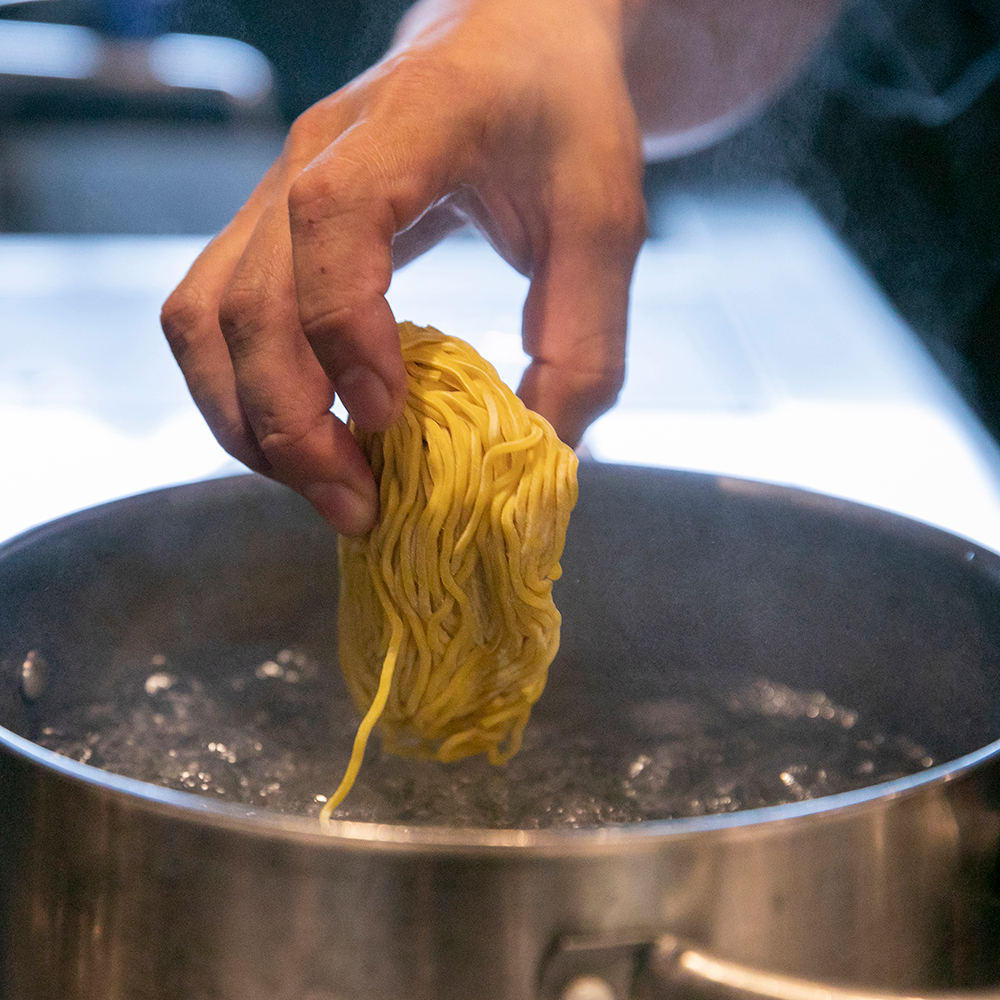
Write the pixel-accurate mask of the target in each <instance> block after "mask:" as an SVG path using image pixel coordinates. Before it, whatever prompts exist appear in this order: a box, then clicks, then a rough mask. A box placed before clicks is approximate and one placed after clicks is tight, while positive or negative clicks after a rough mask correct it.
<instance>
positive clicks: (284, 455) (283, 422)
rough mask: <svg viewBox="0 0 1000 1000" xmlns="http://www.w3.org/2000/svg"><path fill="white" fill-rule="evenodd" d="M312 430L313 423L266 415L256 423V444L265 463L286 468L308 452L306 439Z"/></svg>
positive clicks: (284, 416)
mask: <svg viewBox="0 0 1000 1000" xmlns="http://www.w3.org/2000/svg"><path fill="white" fill-rule="evenodd" d="M313 428H314V423H313V421H308V420H302V419H295V418H289V417H288V416H287V415H278V414H268V415H264V416H261V417H260V418H259V421H258V428H257V443H258V445H259V447H260V450H261V453H262V454H263V456H264V457H265V458H266V460H267V462H268V463H269V464H270V465H271V466H272V467H274V468H277V469H282V468H287V467H288V466H289V465H290V464H291V463H293V462H294V461H295V459H296V458H298V457H300V456H301V455H302V454H303V453H306V452H308V450H309V449H308V447H307V439H308V438H309V436H310V434H311V433H312V431H313Z"/></svg>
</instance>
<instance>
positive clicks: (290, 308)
mask: <svg viewBox="0 0 1000 1000" xmlns="http://www.w3.org/2000/svg"><path fill="white" fill-rule="evenodd" d="M219 322H220V326H221V331H222V334H223V335H224V337H225V344H226V346H227V348H228V354H229V357H230V359H231V364H232V370H233V377H234V380H235V384H236V387H237V394H238V398H239V404H240V407H241V410H242V412H243V413H244V414H245V419H246V421H247V424H248V425H249V427H250V429H251V432H252V435H253V438H254V440H255V441H256V443H257V447H258V448H259V450H260V454H261V455H262V457H263V459H264V461H265V463H266V466H265V468H263V469H262V470H261V471H264V472H266V474H267V475H270V476H271V477H272V478H274V479H277V480H279V481H280V482H283V483H285V484H286V485H288V486H291V487H292V488H293V489H296V490H298V491H299V492H300V493H302V495H303V496H305V497H306V499H308V500H309V501H310V502H311V503H312V504H313V506H314V507H315V508H316V509H317V510H318V511H319V513H320V514H321V515H322V516H323V517H324V518H326V520H327V521H329V522H330V523H331V524H332V525H333V526H334V527H335V528H336V529H337V530H338V531H340V532H342V533H344V534H352V535H357V534H362V533H364V532H365V531H367V530H368V529H369V528H370V527H371V526H372V524H373V523H374V521H375V517H376V515H377V511H378V496H377V491H376V488H375V482H374V480H373V478H372V474H371V470H370V469H369V468H368V466H367V464H366V462H365V460H364V457H363V455H362V454H361V451H360V449H359V448H358V445H357V443H356V442H355V440H354V438H353V436H352V435H351V433H350V431H349V430H348V428H347V427H346V426H344V424H343V423H341V422H340V421H339V420H338V419H337V418H336V417H334V416H333V414H332V413H331V412H330V407H331V406H332V405H333V402H334V386H333V384H332V383H331V381H330V379H329V378H328V377H327V374H326V372H325V371H324V370H323V368H322V366H321V365H320V363H319V361H318V359H317V357H316V355H315V354H314V353H313V351H312V349H311V347H310V345H309V343H308V341H307V340H306V337H305V335H304V333H303V331H302V328H301V326H300V324H299V317H298V305H297V302H296V295H295V283H294V276H293V273H292V265H291V245H290V237H289V231H288V223H287V216H286V214H285V210H284V206H283V205H282V204H280V203H278V204H276V205H274V206H272V207H271V208H270V209H269V210H268V211H267V212H266V213H265V214H264V215H263V216H262V218H261V220H260V221H259V222H258V225H257V227H256V229H255V230H254V233H253V235H252V236H251V237H250V239H249V241H248V243H247V247H246V251H245V253H244V255H243V257H242V258H241V260H240V263H239V264H238V266H237V267H236V268H235V270H234V272H233V275H232V278H231V279H230V282H229V284H228V286H227V288H226V291H225V294H224V296H223V298H222V301H221V303H220V307H219Z"/></svg>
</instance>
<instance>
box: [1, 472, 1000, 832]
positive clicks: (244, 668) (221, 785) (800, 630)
mask: <svg viewBox="0 0 1000 1000" xmlns="http://www.w3.org/2000/svg"><path fill="white" fill-rule="evenodd" d="M556 601H557V604H558V606H559V608H560V610H561V612H562V615H563V628H562V645H561V648H560V651H559V654H558V656H557V658H556V660H555V662H554V663H553V665H552V667H551V670H550V680H549V685H548V687H547V688H546V691H545V694H544V695H543V697H542V699H541V701H540V702H539V703H538V704H537V705H536V707H535V710H534V712H533V715H532V721H531V723H530V724H529V727H528V730H527V731H526V734H525V745H524V749H523V750H522V752H521V753H520V754H519V755H518V756H517V757H515V758H514V760H513V761H512V762H511V764H510V765H509V766H508V767H507V768H500V769H498V768H492V767H491V766H490V765H488V764H487V763H486V762H485V761H483V760H480V759H474V760H470V761H465V762H461V763H459V764H457V765H440V764H436V763H426V762H413V761H399V760H397V759H394V758H386V757H383V756H382V755H381V753H380V750H379V747H378V742H377V740H375V741H373V742H372V744H371V745H370V746H369V751H368V755H367V758H366V763H365V765H364V767H363V768H362V771H361V775H360V777H359V779H358V783H357V786H356V788H355V790H354V791H352V793H351V795H350V796H349V797H348V799H347V801H346V802H345V803H344V806H343V807H342V809H341V810H340V811H338V814H337V815H338V816H340V817H343V818H350V819H357V820H363V821H374V822H384V823H405V824H410V825H413V824H429V825H458V826H486V827H490V826H499V827H515V828H529V829H531V828H539V827H551V826H557V827H558V826H571V827H572V826H593V825H599V824H606V823H611V824H628V823H634V822H638V821H642V820H649V819H664V818H671V817H677V816H692V815H703V814H706V813H727V812H730V811H733V810H736V809H742V808H754V807H760V806H768V805H773V804H777V803H781V802H794V801H798V800H802V799H809V798H814V797H818V796H824V795H828V794H833V793H836V792H839V791H844V790H848V789H853V788H858V787H861V786H864V785H870V784H872V783H879V782H885V781H890V780H892V779H894V778H896V777H898V776H900V775H903V774H910V773H915V772H920V771H921V770H926V769H927V768H929V767H931V766H933V765H936V764H940V763H944V762H947V761H953V760H955V759H957V758H960V757H962V756H963V755H965V754H968V753H971V752H973V751H975V750H977V749H979V748H982V747H984V746H986V745H987V744H989V743H991V742H993V741H994V740H996V739H997V738H998V737H1000V718H998V714H1000V690H998V688H1000V560H998V558H997V557H996V556H995V555H994V554H992V553H990V552H987V551H984V550H982V549H980V548H978V547H976V546H975V545H972V544H969V543H967V542H965V541H963V540H961V539H958V538H956V537H954V536H951V535H948V534H946V533H943V532H940V531H937V530H934V529H931V528H929V527H927V526H924V525H921V524H917V523H915V522H912V521H908V520H906V519H903V518H899V517H896V516H894V515H890V514H886V513H883V512H879V511H875V510H872V509H870V508H866V507H862V506H859V505H856V504H850V503H847V502H843V501H837V500H833V499H830V498H826V497H820V496H816V495H813V494H808V493H803V492H800V491H795V490H790V489H784V488H780V487H771V486H764V485H761V484H754V483H747V482H743V481H737V480H727V479H717V478H715V477H711V476H705V475H700V474H691V473H679V472H671V471H664V470H651V469H632V468H623V467H615V466H601V465H596V464H585V465H584V466H583V467H582V468H581V470H580V501H579V504H578V507H577V509H576V511H575V513H574V515H573V519H572V523H571V526H570V532H569V537H568V539H567V546H566V551H565V554H564V558H563V577H562V579H561V580H560V581H559V583H558V584H557V590H556ZM336 603H337V568H336V538H335V536H334V535H333V534H332V533H331V532H330V530H329V529H328V528H327V527H326V526H325V525H324V524H323V523H322V522H321V521H320V520H319V518H318V517H317V516H316V515H315V514H314V513H313V512H312V510H311V508H309V507H308V505H306V504H305V503H304V502H303V501H301V500H300V499H299V498H298V497H297V496H295V495H294V494H292V493H291V492H289V491H288V490H285V489H284V488H282V487H279V486H276V485H274V484H272V483H269V482H267V481H266V480H263V479H260V478H258V477H253V476H244V477H237V478H234V479H227V480H219V481H214V482H209V483H202V484H197V485H193V486H186V487H179V488H176V489H171V490H164V491H159V492H157V493H152V494H146V495H143V496H140V497H135V498H131V499H128V500H125V501H120V502H118V503H114V504H109V505H106V506H104V507H100V508H95V509H93V510H90V511H85V512H83V513H81V514H77V515H74V516H72V517H70V518H66V519H64V520H62V521H59V522H55V523H54V524H52V525H48V526H46V527H43V528H41V529H38V530H37V531H35V532H32V533H30V534H28V535H26V536H23V537H22V538H20V539H16V540H14V541H13V542H11V543H8V545H7V546H6V547H4V549H3V550H2V552H0V724H2V725H3V726H4V727H5V728H6V729H8V730H9V731H11V732H13V733H14V734H16V735H19V736H22V737H25V738H27V739H29V740H32V741H34V742H37V743H39V744H40V745H41V746H43V747H47V748H50V749H57V750H58V751H59V752H61V753H63V754H65V755H67V756H70V757H73V758H74V759H76V760H78V761H82V762H85V763H88V764H90V765H96V766H99V767H104V768H107V769H109V770H114V771H117V772H119V773H125V774H127V775H128V776H131V777H136V778H139V779H141V780H144V781H151V782H153V783H156V784H161V785H166V786H168V787H173V788H176V789H179V790H182V791H189V792H191V793H193V794H197V795H200V796H207V797H209V798H212V799H216V800H218V801H230V802H233V801H235V802H240V803H243V804H244V805H250V806H253V807H255V808H259V807H264V808H266V809H270V810H276V811H288V812H301V813H305V814H315V813H316V812H318V810H319V808H320V803H321V801H322V799H321V798H318V797H319V796H322V795H324V794H328V793H329V791H330V790H332V788H333V787H335V786H336V784H337V782H338V781H339V779H340V776H341V773H342V771H343V767H344V765H345V763H346V760H347V757H348V754H349V751H350V746H351V742H352V739H353V735H354V730H355V728H356V725H357V721H358V717H357V714H356V712H355V710H354V708H353V706H352V705H351V703H350V701H349V699H348V698H347V695H346V691H345V688H344V686H343V683H342V681H341V678H340V675H339V670H338V668H337V662H336ZM26 663H27V666H25V664H26ZM0 767H2V760H0Z"/></svg>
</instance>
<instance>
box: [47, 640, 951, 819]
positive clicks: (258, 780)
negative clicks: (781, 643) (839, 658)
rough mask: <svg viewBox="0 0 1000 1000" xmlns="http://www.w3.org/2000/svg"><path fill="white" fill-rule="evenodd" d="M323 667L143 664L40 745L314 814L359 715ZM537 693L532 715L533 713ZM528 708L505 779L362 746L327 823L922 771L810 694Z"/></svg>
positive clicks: (475, 813)
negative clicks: (591, 717) (586, 718)
mask: <svg viewBox="0 0 1000 1000" xmlns="http://www.w3.org/2000/svg"><path fill="white" fill-rule="evenodd" d="M331 670H336V667H331V666H330V665H329V664H321V663H319V662H317V661H316V660H315V659H313V658H311V657H309V656H307V655H305V654H303V653H301V652H296V651H293V650H280V651H276V652H275V655H274V657H273V658H272V659H268V660H266V661H264V662H262V663H260V664H257V665H256V666H255V667H253V668H251V669H249V670H246V671H243V672H238V673H235V674H234V675H233V676H230V677H223V678H221V679H220V681H219V687H218V688H217V689H213V690H211V691H210V690H207V689H206V687H205V686H204V685H203V684H202V683H201V682H199V681H198V680H197V679H196V678H194V677H193V676H191V675H186V674H185V673H184V672H183V671H180V670H177V669H174V668H173V667H172V666H171V664H170V663H169V661H168V660H167V659H166V658H165V657H163V656H155V657H153V658H152V659H151V661H150V662H149V664H148V668H147V669H146V670H144V671H141V672H139V673H138V674H137V675H136V678H135V680H134V682H133V683H132V684H129V683H127V682H126V683H125V684H123V685H120V686H119V688H118V690H117V691H116V694H115V697H114V699H113V700H109V701H106V702H102V703H99V704H92V705H88V706H86V707H77V708H74V709H73V710H71V711H69V712H67V713H66V714H64V715H63V716H62V717H60V718H56V719H48V720H46V725H45V727H44V729H43V730H42V732H41V736H40V737H39V739H38V742H39V743H40V744H41V745H42V746H45V747H47V748H49V749H51V750H55V751H56V752H58V753H60V754H63V755H65V756H67V757H71V758H73V759H74V760H78V761H82V762H85V763H87V764H90V765H93V766H95V767H99V768H104V769H106V770H108V771H113V772H115V773H117V774H122V775H126V776H128V777H131V778H137V779H139V780H141V781H146V782H151V783H153V784H156V785H162V786H165V787H168V788H174V789H179V790H182V791H186V792H192V793H194V794H198V795H205V796H210V797H213V798H217V799H221V800H227V801H231V802H239V803H243V804H246V805H250V806H254V807H260V808H264V809H268V810H273V811H276V812H282V813H298V814H303V815H312V816H314V815H316V814H318V812H319V810H320V808H321V807H322V804H323V803H324V802H325V801H326V795H328V794H329V793H330V792H331V791H332V790H333V789H334V788H335V787H336V785H337V784H338V783H339V781H340V778H341V776H342V774H343V771H344V769H345V767H346V764H347V759H348V756H349V754H350V748H351V744H352V741H353V738H354V732H355V729H356V727H357V723H358V716H357V713H356V711H355V709H354V707H353V705H352V704H351V702H350V701H349V699H348V698H347V696H346V695H344V694H342V693H341V694H336V693H335V694H334V695H333V696H332V697H331V694H330V690H329V684H327V683H324V681H325V680H326V679H327V678H328V676H329V671H331ZM544 700H545V699H544V698H543V703H544ZM606 722H607V724H605V725H600V724H598V725H594V724H588V725H581V723H580V717H579V715H577V714H575V713H574V712H573V711H572V710H569V711H556V712H549V713H543V712H539V711H537V710H536V713H535V715H534V716H533V718H532V721H531V722H530V723H529V725H528V728H527V730H526V731H525V736H524V745H523V749H522V750H521V752H520V753H519V754H518V755H517V756H516V757H514V759H513V760H512V761H511V762H510V763H509V764H508V765H507V766H506V767H503V768H497V767H493V766H491V765H490V764H489V763H487V762H486V761H485V760H484V759H482V758H473V759H469V760H466V761H461V762H458V763H457V764H439V763H436V762H426V761H410V760H400V759H398V758H394V757H390V756H388V755H384V754H382V753H381V752H380V749H379V746H378V740H377V738H373V739H372V741H371V742H370V743H369V747H368V753H367V755H366V759H365V764H364V766H363V767H362V769H361V773H360V775H359V777H358V780H357V782H356V784H355V786H354V789H353V790H352V791H351V793H350V795H349V796H348V797H347V799H346V801H345V802H344V803H343V804H342V805H341V806H340V808H338V809H337V811H336V812H335V814H334V816H335V818H337V819H351V820H358V821H371V822H380V823H396V824H406V825H432V824H433V825H443V826H465V827H492V828H519V829H539V828H545V827H587V826H595V825H607V824H621V823H634V822H640V821H643V820H653V819H668V818H675V817H683V816H700V815H706V814H711V813H727V812H734V811H736V810H739V809H750V808H754V807H758V806H767V805H776V804H779V803H787V802H796V801H801V800H803V799H811V798H815V797H818V796H822V795H830V794H833V793H836V792H841V791H846V790H850V789H856V788H860V787H864V786H866V785H872V784H876V783H880V782H884V781H888V780H891V779H892V778H895V777H899V776H901V775H904V774H911V773H914V772H916V771H920V770H921V769H923V768H927V767H930V766H931V765H932V764H933V763H934V761H933V760H932V759H931V757H930V756H929V755H928V754H927V753H926V752H925V751H924V750H923V749H922V748H921V747H919V746H917V745H916V744H914V743H913V742H911V741H910V740H907V739H905V738H903V737H900V736H889V735H886V734H885V733H881V732H879V731H878V730H877V729H874V728H872V727H871V726H870V725H868V724H867V722H866V720H864V719H862V718H859V716H858V714H857V713H856V712H854V711H852V710H850V709H848V708H845V707H842V706H839V705H836V704H834V703H833V702H832V701H830V699H828V698H827V697H826V696H825V695H823V694H821V693H802V692H797V691H793V690H791V689H790V688H787V687H784V686H782V685H779V684H774V683H770V682H768V681H765V680H758V681H755V682H753V683H751V684H748V685H747V686H745V687H743V688H741V689H737V690H733V691H731V692H729V693H728V694H727V695H726V696H724V697H721V698H719V697H710V696H707V695H703V696H690V697H683V698H681V697H678V698H676V699H660V700H655V701H648V702H646V703H642V704H638V705H635V706H633V707H631V708H629V709H627V710H624V711H620V712H619V713H618V714H616V715H615V717H614V720H613V724H612V722H611V721H610V720H606Z"/></svg>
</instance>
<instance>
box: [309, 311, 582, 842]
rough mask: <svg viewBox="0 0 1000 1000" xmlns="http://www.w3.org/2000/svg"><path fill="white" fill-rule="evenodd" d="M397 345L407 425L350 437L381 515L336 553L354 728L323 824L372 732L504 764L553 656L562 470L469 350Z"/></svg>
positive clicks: (569, 500)
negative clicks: (371, 480)
mask: <svg viewBox="0 0 1000 1000" xmlns="http://www.w3.org/2000/svg"><path fill="white" fill-rule="evenodd" d="M399 333H400V340H401V344H402V348H403V360H404V361H405V363H406V373H407V380H408V382H409V398H408V400H407V404H406V410H405V413H404V415H403V417H402V418H401V419H400V420H398V421H397V422H396V423H395V424H394V425H393V426H392V427H391V428H390V429H389V430H387V431H385V432H384V433H377V434H374V433H364V432H362V431H360V430H358V429H357V428H354V434H355V437H356V438H357V440H358V443H359V444H360V445H361V448H362V450H363V451H364V453H365V455H366V456H367V458H368V460H369V462H370V463H371V467H372V470H373V471H374V473H375V480H376V482H377V483H378V486H379V499H380V513H379V520H378V523H377V524H376V525H375V527H374V528H373V529H372V530H371V532H370V533H369V534H368V535H367V536H364V537H362V538H347V537H341V539H340V550H339V555H340V588H341V589H340V606H339V612H338V631H339V637H340V649H339V653H340V666H341V669H342V671H343V674H344V678H345V679H346V681H347V686H348V689H349V690H350V693H351V696H352V698H353V699H354V702H355V704H356V705H357V706H358V709H359V711H361V712H363V713H364V719H363V720H362V722H361V725H360V727H359V729H358V733H357V737H356V739H355V742H354V750H353V753H352V755H351V760H350V763H349V765H348V768H347V772H346V774H345V775H344V779H343V781H342V782H341V784H340V786H339V787H338V789H337V790H336V792H334V794H333V795H332V796H331V797H330V799H329V800H328V801H327V803H326V805H325V806H324V808H323V811H322V813H321V819H322V820H323V821H324V822H326V821H328V820H329V817H330V814H331V813H332V811H333V809H334V808H336V806H337V805H338V804H339V803H340V802H342V801H343V799H344V797H345V796H346V795H347V793H348V791H349V790H350V788H351V786H352V784H353V783H354V779H355V778H356V776H357V773H358V770H359V769H360V766H361V761H362V758H363V756H364V750H365V745H366V743H367V740H368V737H369V735H370V733H371V730H372V728H373V727H374V725H375V724H376V723H378V726H379V729H380V732H381V734H382V739H383V744H384V747H385V749H386V750H387V751H389V752H391V753H395V754H401V755H404V756H412V757H424V758H436V759H437V760H441V761H454V760H458V759H460V758H462V757H468V756H471V755H473V754H478V753H486V754H487V755H488V757H489V759H490V761H492V762H493V763H495V764H502V763H504V762H506V761H507V760H509V759H510V758H511V757H512V756H513V755H514V754H515V753H517V751H518V748H519V747H520V745H521V734H522V732H523V730H524V727H525V724H526V723H527V721H528V716H529V714H530V712H531V706H532V705H533V704H534V703H535V702H536V701H537V700H538V697H539V695H541V693H542V689H543V688H544V687H545V681H546V677H547V674H548V668H549V664H550V663H551V662H552V659H553V657H554V656H555V654H556V650H557V649H558V647H559V626H560V616H559V612H558V611H557V610H556V607H555V604H554V603H553V600H552V582H553V581H554V580H556V579H558V577H559V574H560V566H559V559H560V557H561V555H562V550H563V544H564V541H565V538H566V528H567V525H568V524H569V517H570V512H571V511H572V509H573V506H574V504H575V503H576V497H577V484H576V467H577V460H576V456H575V455H574V453H573V451H572V449H570V448H569V447H567V446H566V445H565V444H563V443H562V442H561V441H560V440H559V439H558V437H557V436H556V434H555V431H553V429H552V427H551V426H550V425H549V423H548V422H547V421H546V420H544V419H543V418H542V417H540V416H539V415H538V414H536V413H533V412H531V411H530V410H528V409H527V408H526V407H525V406H524V404H523V403H522V402H521V401H520V400H519V399H518V398H517V396H515V395H514V393H513V392H511V390H510V389H509V388H508V387H507V386H506V385H505V384H504V383H503V382H501V381H500V378H499V376H498V375H497V373H496V371H495V369H494V368H493V367H492V366H491V365H490V364H489V363H488V362H486V361H484V360H483V358H481V357H480V356H479V355H478V354H477V353H476V352H475V351H474V350H473V349H472V348H471V347H470V346H469V345H468V344H466V343H464V342H463V341H460V340H456V339H455V338H453V337H448V336H445V335H444V334H443V333H440V332H439V331H437V330H435V329H433V328H431V327H428V328H426V329H422V328H420V327H416V326H414V325H413V324H412V323H401V324H400V327H399Z"/></svg>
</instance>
